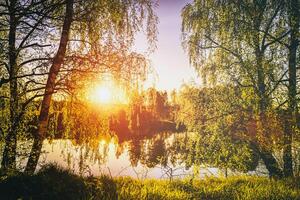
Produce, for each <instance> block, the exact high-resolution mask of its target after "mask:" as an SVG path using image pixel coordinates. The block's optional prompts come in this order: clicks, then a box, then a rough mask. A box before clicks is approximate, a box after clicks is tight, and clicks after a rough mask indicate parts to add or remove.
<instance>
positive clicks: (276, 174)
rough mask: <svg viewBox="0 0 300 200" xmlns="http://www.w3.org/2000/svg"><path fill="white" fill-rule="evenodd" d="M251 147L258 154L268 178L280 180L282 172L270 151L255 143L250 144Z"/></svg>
mask: <svg viewBox="0 0 300 200" xmlns="http://www.w3.org/2000/svg"><path fill="white" fill-rule="evenodd" d="M251 147H252V148H253V150H254V151H256V152H258V155H259V157H260V158H261V159H262V160H263V162H264V164H265V166H266V168H267V170H268V172H269V177H270V178H282V170H281V169H280V168H279V166H278V162H277V160H276V159H275V157H274V156H273V154H272V151H270V150H268V149H266V148H262V147H261V145H259V144H258V143H256V142H251Z"/></svg>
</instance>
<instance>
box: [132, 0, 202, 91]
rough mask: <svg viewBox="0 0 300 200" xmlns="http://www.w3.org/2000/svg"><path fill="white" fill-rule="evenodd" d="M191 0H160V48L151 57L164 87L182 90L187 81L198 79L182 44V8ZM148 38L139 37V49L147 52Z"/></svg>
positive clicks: (158, 84)
mask: <svg viewBox="0 0 300 200" xmlns="http://www.w3.org/2000/svg"><path fill="white" fill-rule="evenodd" d="M191 1H192V0H160V1H159V6H158V8H156V9H155V11H156V14H157V16H158V18H159V24H158V31H159V33H158V42H157V49H156V50H155V52H154V53H152V54H151V55H150V57H149V59H150V60H151V62H152V65H153V67H154V70H155V71H156V73H157V75H158V80H157V81H156V84H155V86H156V87H157V88H158V89H160V90H172V89H178V88H179V87H180V86H181V85H182V83H183V82H189V81H190V80H193V79H197V76H196V73H195V71H194V69H193V68H192V67H191V66H190V64H189V60H188V55H187V54H186V53H185V52H184V51H183V48H182V45H181V16H180V14H181V9H182V8H183V7H184V6H185V5H186V4H187V3H188V2H191ZM145 41H146V40H145V37H144V36H138V38H137V40H136V50H137V51H139V52H143V51H146V48H147V44H146V42H145ZM150 86H152V84H151V85H150ZM146 87H147V86H146Z"/></svg>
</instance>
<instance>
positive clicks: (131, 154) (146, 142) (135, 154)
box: [39, 133, 217, 178]
mask: <svg viewBox="0 0 300 200" xmlns="http://www.w3.org/2000/svg"><path fill="white" fill-rule="evenodd" d="M182 139H183V141H184V140H186V134H180V133H178V134H167V133H163V134H157V135H155V136H153V137H152V138H148V139H145V138H144V139H141V138H135V139H131V140H127V141H123V142H122V143H118V140H117V139H116V138H115V137H112V138H111V139H105V140H104V139H103V140H100V141H98V146H97V148H95V146H93V147H91V146H90V145H87V144H81V145H77V144H75V143H74V141H72V140H63V139H61V140H53V141H49V140H47V141H45V142H44V148H43V150H44V154H43V155H42V156H41V158H40V160H39V163H40V166H41V165H43V164H45V163H49V162H56V163H58V164H59V165H62V166H64V167H68V168H70V169H71V170H73V171H74V172H76V173H79V174H82V175H96V176H97V175H100V174H108V175H111V176H132V177H136V178H146V177H148V178H172V177H177V178H178V177H184V176H187V175H192V173H193V170H191V169H188V168H186V165H185V159H186V157H185V156H184V154H185V152H184V151H185V150H184V151H183V148H182V147H181V148H180V147H179V146H178V144H180V142H178V141H179V140H182ZM189 153H190V152H189ZM210 170H211V171H212V173H213V174H216V173H217V170H216V169H212V168H211V169H210ZM207 173H208V171H207V170H203V171H201V175H202V176H204V175H205V174H207Z"/></svg>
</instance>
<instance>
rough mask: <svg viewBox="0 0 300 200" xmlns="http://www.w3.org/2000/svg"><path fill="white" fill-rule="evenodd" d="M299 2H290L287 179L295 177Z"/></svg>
mask: <svg viewBox="0 0 300 200" xmlns="http://www.w3.org/2000/svg"><path fill="white" fill-rule="evenodd" d="M299 4H300V3H299V1H298V0H290V1H288V12H289V24H290V30H291V33H290V44H289V49H288V50H289V54H288V70H289V85H288V112H287V116H286V126H285V132H284V148H283V161H284V166H283V167H284V168H283V171H284V175H285V176H286V177H292V176H293V157H292V142H293V135H294V127H295V126H296V115H297V70H296V69H297V48H298V45H299V41H298V38H299V23H300V16H299V15H300V12H299V10H300V6H299Z"/></svg>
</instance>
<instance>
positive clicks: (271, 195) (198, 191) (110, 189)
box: [0, 165, 300, 200]
mask: <svg viewBox="0 0 300 200" xmlns="http://www.w3.org/2000/svg"><path fill="white" fill-rule="evenodd" d="M0 199H105V200H106V199H108V200H109V199H126V200H130V199H172V200H173V199H300V181H299V180H298V181H297V180H269V179H267V178H262V177H231V178H227V179H225V178H207V179H204V180H194V181H189V180H175V181H172V182H170V181H167V180H143V181H140V180H136V179H132V178H128V177H120V178H115V179H111V178H109V177H106V176H102V177H98V178H95V177H87V178H83V177H79V176H77V175H74V174H72V173H71V172H70V171H68V170H64V169H60V168H58V167H55V166H53V165H50V166H47V167H45V168H43V169H42V170H41V171H40V172H38V173H37V174H35V175H34V176H28V175H23V174H19V175H15V176H11V177H9V178H5V179H2V180H1V182H0Z"/></svg>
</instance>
